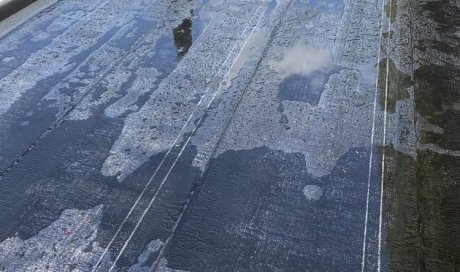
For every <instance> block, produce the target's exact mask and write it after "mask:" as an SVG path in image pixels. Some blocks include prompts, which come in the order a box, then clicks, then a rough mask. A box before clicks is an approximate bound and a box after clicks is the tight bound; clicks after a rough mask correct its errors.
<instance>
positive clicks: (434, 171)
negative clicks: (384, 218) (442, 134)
mask: <svg viewBox="0 0 460 272" xmlns="http://www.w3.org/2000/svg"><path fill="white" fill-rule="evenodd" d="M417 183H418V188H419V189H418V192H419V197H418V199H419V203H418V206H419V214H420V223H421V238H422V239H421V242H422V254H421V260H420V263H421V264H422V267H421V268H422V271H459V270H458V269H459V268H460V209H459V207H460V158H458V157H453V156H448V155H442V154H438V153H435V152H433V151H429V150H426V151H419V152H418V156H417Z"/></svg>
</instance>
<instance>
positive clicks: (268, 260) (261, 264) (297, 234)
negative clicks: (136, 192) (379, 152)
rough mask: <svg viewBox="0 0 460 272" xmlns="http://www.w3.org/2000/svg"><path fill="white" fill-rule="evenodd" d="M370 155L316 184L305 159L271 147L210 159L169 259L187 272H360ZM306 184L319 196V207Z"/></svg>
mask: <svg viewBox="0 0 460 272" xmlns="http://www.w3.org/2000/svg"><path fill="white" fill-rule="evenodd" d="M368 163H369V153H368V151H366V150H365V149H352V150H350V151H349V152H347V154H345V155H344V156H343V157H341V158H340V159H339V161H338V162H337V166H336V167H335V168H334V170H333V171H332V173H331V174H330V175H328V176H325V177H322V178H319V179H318V178H313V177H312V176H310V175H309V174H308V171H307V169H306V168H305V161H304V156H303V155H302V154H299V153H291V154H290V153H284V152H282V151H274V150H270V149H269V148H267V147H262V148H256V149H252V150H243V151H227V152H225V153H223V154H222V155H220V156H219V157H218V158H216V159H213V160H212V161H211V163H210V167H209V168H208V172H207V173H206V176H205V177H204V178H203V180H202V181H201V182H200V184H201V186H199V189H198V190H197V192H196V193H195V194H194V196H193V198H192V199H191V201H190V206H189V208H188V209H187V211H186V212H185V214H184V217H183V220H182V222H181V223H180V224H179V227H178V229H177V232H176V233H175V236H174V237H173V240H172V241H171V243H170V246H169V248H168V249H167V252H166V255H165V257H166V259H167V260H168V261H169V265H170V266H171V267H174V268H177V269H183V270H187V271H309V270H317V271H337V270H341V271H343V270H346V271H357V270H359V269H360V267H361V254H362V231H363V227H364V217H365V201H366V197H365V196H366V191H367V178H368V171H367V170H368ZM306 185H315V186H318V187H320V188H321V189H322V193H323V194H322V196H321V197H319V198H317V200H312V199H308V198H307V197H305V195H304V192H303V190H304V188H305V186H306Z"/></svg>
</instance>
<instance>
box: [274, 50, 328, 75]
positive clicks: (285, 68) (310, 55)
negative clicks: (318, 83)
mask: <svg viewBox="0 0 460 272" xmlns="http://www.w3.org/2000/svg"><path fill="white" fill-rule="evenodd" d="M281 57H282V59H281V60H280V61H272V62H271V63H270V64H271V66H272V68H273V69H274V70H275V71H276V72H277V73H279V74H280V75H281V76H282V77H283V78H287V77H288V76H291V75H303V76H308V75H310V74H311V73H313V72H315V71H318V70H321V69H325V68H328V67H329V66H331V65H332V54H331V52H329V50H326V49H322V48H317V47H314V46H310V45H303V44H297V45H295V46H294V47H292V48H290V49H288V50H286V51H285V52H283V53H282V55H281Z"/></svg>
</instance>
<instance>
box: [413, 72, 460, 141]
mask: <svg viewBox="0 0 460 272" xmlns="http://www.w3.org/2000/svg"><path fill="white" fill-rule="evenodd" d="M414 78H415V108H416V110H417V112H418V113H419V114H420V115H422V116H423V117H424V118H425V119H427V120H428V121H429V122H430V123H432V124H434V125H436V126H439V127H441V128H443V129H444V133H442V134H436V135H435V134H434V133H431V132H425V133H424V134H423V136H424V137H423V138H422V140H424V143H436V144H438V145H439V146H441V147H443V148H447V149H456V150H460V137H459V135H460V91H459V89H458V87H457V85H458V84H457V83H458V82H460V69H459V67H457V66H454V65H450V64H446V65H445V66H438V65H435V64H431V65H424V66H421V67H420V68H419V69H417V70H416V71H415V75H414Z"/></svg>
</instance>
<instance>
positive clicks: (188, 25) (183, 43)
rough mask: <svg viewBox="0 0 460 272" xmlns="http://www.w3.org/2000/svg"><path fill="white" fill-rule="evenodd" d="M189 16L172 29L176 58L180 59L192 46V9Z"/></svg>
mask: <svg viewBox="0 0 460 272" xmlns="http://www.w3.org/2000/svg"><path fill="white" fill-rule="evenodd" d="M190 14H191V15H190V17H189V18H186V19H184V20H183V21H182V23H181V24H180V25H179V26H177V27H176V28H174V29H173V36H174V45H175V46H176V49H177V59H178V60H180V59H181V58H182V57H183V56H184V55H185V54H186V53H187V51H188V50H189V49H190V47H191V46H192V42H193V38H192V18H193V10H191V11H190Z"/></svg>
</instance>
